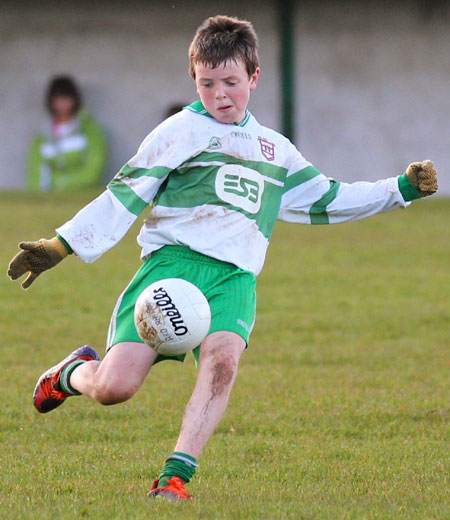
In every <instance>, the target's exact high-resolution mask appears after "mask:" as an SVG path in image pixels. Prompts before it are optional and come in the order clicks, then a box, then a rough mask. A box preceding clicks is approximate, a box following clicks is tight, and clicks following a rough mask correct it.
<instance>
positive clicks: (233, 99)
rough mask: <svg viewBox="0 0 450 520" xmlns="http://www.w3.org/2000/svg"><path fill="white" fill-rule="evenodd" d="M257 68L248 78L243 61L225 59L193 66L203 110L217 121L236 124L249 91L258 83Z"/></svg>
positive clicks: (248, 96) (245, 103)
mask: <svg viewBox="0 0 450 520" xmlns="http://www.w3.org/2000/svg"><path fill="white" fill-rule="evenodd" d="M258 77H259V67H258V68H257V69H256V71H255V72H254V74H252V75H251V76H250V77H249V76H248V74H247V70H246V68H245V65H244V62H243V61H242V60H238V61H227V62H225V63H222V64H221V65H219V66H218V67H216V68H214V69H213V68H211V67H210V66H208V65H206V64H204V63H197V64H196V65H195V84H196V86H197V92H198V95H199V96H200V100H201V102H202V103H203V106H204V107H205V108H206V110H207V111H208V112H209V113H210V114H211V115H212V116H213V117H214V119H217V121H220V122H221V123H240V122H241V121H242V120H243V119H244V117H245V110H246V108H247V105H248V101H249V98H250V92H251V91H252V90H255V88H256V85H257V83H258Z"/></svg>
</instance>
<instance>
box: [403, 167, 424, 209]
mask: <svg viewBox="0 0 450 520" xmlns="http://www.w3.org/2000/svg"><path fill="white" fill-rule="evenodd" d="M398 189H399V190H400V193H401V194H402V197H403V200H404V201H405V202H411V201H412V200H415V199H420V198H421V197H420V195H419V192H418V191H417V190H416V187H415V186H414V184H413V183H412V182H411V181H410V180H409V179H408V176H407V175H406V173H404V174H403V175H400V177H398Z"/></svg>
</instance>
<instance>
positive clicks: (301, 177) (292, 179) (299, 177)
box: [284, 166, 321, 193]
mask: <svg viewBox="0 0 450 520" xmlns="http://www.w3.org/2000/svg"><path fill="white" fill-rule="evenodd" d="M318 175H321V173H320V172H319V170H316V168H314V166H307V167H306V168H303V169H302V170H300V171H298V172H295V173H293V174H292V175H289V176H288V177H286V183H285V185H284V192H285V193H286V192H287V191H289V190H292V188H295V187H296V186H300V184H303V183H304V182H307V181H309V180H311V179H313V178H314V177H317V176H318Z"/></svg>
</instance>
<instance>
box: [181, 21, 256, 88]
mask: <svg viewBox="0 0 450 520" xmlns="http://www.w3.org/2000/svg"><path fill="white" fill-rule="evenodd" d="M239 59H241V60H242V61H243V62H244V64H245V68H246V70H247V73H248V75H249V77H250V76H251V75H252V74H253V73H254V72H255V70H256V69H257V67H259V60H258V37H257V36H256V32H255V29H254V28H253V25H252V23H251V22H248V21H246V20H239V19H238V18H233V17H231V16H222V15H218V16H212V17H210V18H207V19H206V20H205V21H204V22H203V24H202V25H201V26H200V27H199V28H198V29H197V32H196V33H195V36H194V39H193V40H192V43H191V45H190V47H189V74H190V75H191V76H192V78H193V79H195V65H196V64H197V63H203V64H205V65H209V66H210V67H212V68H216V67H218V66H219V65H220V64H221V63H225V62H227V61H230V60H232V61H237V60H239Z"/></svg>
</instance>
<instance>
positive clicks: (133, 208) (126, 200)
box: [108, 178, 148, 217]
mask: <svg viewBox="0 0 450 520" xmlns="http://www.w3.org/2000/svg"><path fill="white" fill-rule="evenodd" d="M108 189H109V191H110V192H111V193H113V194H114V195H115V197H117V198H118V199H119V200H120V202H121V203H122V204H123V205H124V206H125V207H126V208H127V210H128V211H129V212H130V213H133V215H136V216H137V217H138V216H139V215H140V214H141V213H142V211H143V210H144V209H145V207H146V206H148V203H147V202H145V200H143V199H141V197H139V196H138V195H136V193H135V192H134V191H133V190H132V189H131V188H130V187H129V186H127V185H126V184H125V183H124V182H122V181H121V180H120V179H116V178H114V179H113V180H112V181H111V182H110V183H109V184H108Z"/></svg>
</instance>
